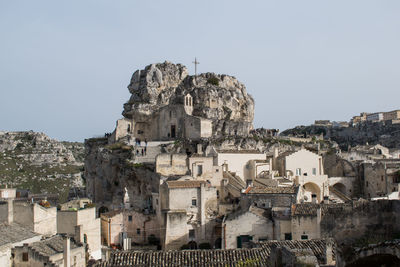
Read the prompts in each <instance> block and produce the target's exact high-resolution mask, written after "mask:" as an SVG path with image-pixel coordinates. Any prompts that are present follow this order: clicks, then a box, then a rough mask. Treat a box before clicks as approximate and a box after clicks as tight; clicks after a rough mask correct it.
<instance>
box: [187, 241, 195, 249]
mask: <svg viewBox="0 0 400 267" xmlns="http://www.w3.org/2000/svg"><path fill="white" fill-rule="evenodd" d="M188 246H189V249H197V243H196V242H195V241H190V242H189V243H188Z"/></svg>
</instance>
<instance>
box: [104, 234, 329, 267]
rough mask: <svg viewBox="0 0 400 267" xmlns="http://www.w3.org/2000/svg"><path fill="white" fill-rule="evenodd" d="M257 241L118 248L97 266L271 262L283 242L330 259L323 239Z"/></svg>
mask: <svg viewBox="0 0 400 267" xmlns="http://www.w3.org/2000/svg"><path fill="white" fill-rule="evenodd" d="M256 244H257V246H258V247H257V248H251V249H210V250H179V251H129V252H115V253H113V254H112V255H111V256H110V259H109V260H108V261H105V262H101V263H99V264H98V265H96V267H117V266H120V267H128V266H143V267H144V266H146V267H156V266H157V267H158V266H160V267H161V266H163V267H169V266H171V267H172V266H193V267H194V266H207V267H225V266H242V265H243V266H268V260H269V255H270V253H271V250H272V248H273V247H283V246H285V247H287V248H289V249H310V250H311V251H312V252H313V254H314V255H315V256H316V258H317V259H318V262H319V263H320V264H325V262H326V241H325V240H322V239H315V240H296V241H292V240H287V241H267V242H259V243H256ZM333 247H334V246H333ZM334 253H335V252H334V251H333V254H334Z"/></svg>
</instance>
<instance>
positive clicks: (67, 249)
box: [63, 236, 71, 267]
mask: <svg viewBox="0 0 400 267" xmlns="http://www.w3.org/2000/svg"><path fill="white" fill-rule="evenodd" d="M63 241H64V242H63V245H64V267H71V240H70V239H69V237H67V236H66V237H64V240H63Z"/></svg>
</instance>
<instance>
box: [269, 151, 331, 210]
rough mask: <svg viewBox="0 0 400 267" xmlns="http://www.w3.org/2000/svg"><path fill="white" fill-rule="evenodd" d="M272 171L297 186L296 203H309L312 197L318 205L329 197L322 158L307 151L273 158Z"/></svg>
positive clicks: (288, 153) (287, 153) (283, 154)
mask: <svg viewBox="0 0 400 267" xmlns="http://www.w3.org/2000/svg"><path fill="white" fill-rule="evenodd" d="M273 166H274V167H273V169H274V170H278V171H279V174H280V175H281V176H283V177H287V178H288V179H290V180H292V181H293V182H294V184H295V185H297V186H299V191H298V193H297V201H298V202H311V201H313V195H314V196H315V197H316V201H317V202H318V203H319V202H321V201H322V200H324V197H329V182H328V176H327V175H325V174H324V168H323V162H322V157H321V156H319V155H317V154H315V153H313V152H311V151H309V150H307V149H304V148H302V149H300V150H299V151H296V152H284V153H282V154H280V155H279V156H278V157H276V156H274V159H273Z"/></svg>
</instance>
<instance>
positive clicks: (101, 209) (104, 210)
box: [98, 206, 108, 217]
mask: <svg viewBox="0 0 400 267" xmlns="http://www.w3.org/2000/svg"><path fill="white" fill-rule="evenodd" d="M106 212H108V208H107V207H105V206H101V207H100V208H99V211H98V213H99V217H100V215H101V214H102V213H106Z"/></svg>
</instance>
